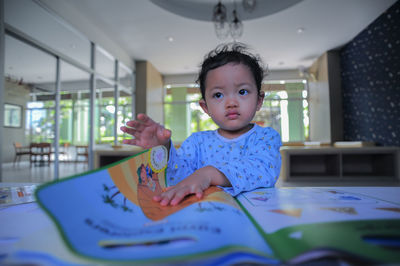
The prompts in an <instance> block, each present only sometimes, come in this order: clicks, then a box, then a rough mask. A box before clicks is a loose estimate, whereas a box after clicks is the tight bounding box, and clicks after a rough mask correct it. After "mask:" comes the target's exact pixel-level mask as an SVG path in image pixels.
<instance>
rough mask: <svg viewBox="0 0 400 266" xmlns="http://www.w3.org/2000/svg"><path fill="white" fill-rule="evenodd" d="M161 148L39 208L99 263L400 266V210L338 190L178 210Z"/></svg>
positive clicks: (48, 196)
mask: <svg viewBox="0 0 400 266" xmlns="http://www.w3.org/2000/svg"><path fill="white" fill-rule="evenodd" d="M166 158H167V152H166V150H165V148H164V147H161V146H159V147H155V148H153V149H150V150H147V151H144V152H143V153H141V154H138V155H135V156H134V157H131V158H129V159H125V160H123V161H121V162H118V163H115V164H113V165H111V166H109V167H107V168H102V169H99V170H96V171H92V172H88V173H85V174H83V175H79V176H74V177H70V178H66V179H62V180H60V181H56V182H51V183H47V184H44V185H42V186H41V187H40V188H39V189H38V190H37V191H36V198H37V201H38V203H39V204H40V206H41V207H42V208H43V209H44V210H45V211H46V212H47V213H48V215H49V216H50V217H51V218H52V219H53V220H54V222H55V223H56V224H57V227H58V229H59V232H60V233H61V235H62V237H63V239H64V240H65V242H66V244H67V246H68V247H69V248H70V249H71V250H72V251H73V252H75V253H76V254H77V255H80V256H83V257H85V258H87V259H89V260H95V261H98V262H106V263H113V262H117V261H119V262H128V263H129V262H138V263H144V262H150V263H159V262H162V263H175V262H187V261H190V262H191V263H193V264H195V263H196V262H197V263H199V264H200V265H201V264H204V263H207V264H221V263H222V264H234V263H238V262H242V263H243V262H256V263H266V264H280V263H287V262H289V263H292V262H294V263H296V262H302V261H308V260H312V259H315V258H320V257H324V256H338V257H349V256H350V257H351V258H352V259H355V260H357V261H360V262H361V261H368V262H383V263H385V262H389V263H400V252H399V241H400V233H399V232H400V206H399V205H396V204H395V203H390V202H386V201H382V200H379V199H376V198H371V197H368V196H364V195H360V194H353V193H348V192H343V191H340V190H338V189H322V188H321V189H317V188H286V189H284V188H281V189H278V188H269V189H267V188H265V189H258V190H255V191H251V192H247V193H243V194H241V195H239V196H238V197H236V198H233V197H231V196H230V195H229V194H227V193H225V192H223V191H222V190H221V189H220V188H218V187H210V188H209V189H208V190H207V191H206V193H205V194H206V195H205V197H203V198H202V199H197V198H196V197H195V196H194V195H192V196H188V197H186V198H185V199H184V201H183V202H181V203H180V204H179V205H178V206H173V207H172V206H161V205H159V203H157V202H154V201H152V197H153V195H155V194H158V193H160V192H161V191H163V189H165V187H166V183H165V166H166V160H167V159H166Z"/></svg>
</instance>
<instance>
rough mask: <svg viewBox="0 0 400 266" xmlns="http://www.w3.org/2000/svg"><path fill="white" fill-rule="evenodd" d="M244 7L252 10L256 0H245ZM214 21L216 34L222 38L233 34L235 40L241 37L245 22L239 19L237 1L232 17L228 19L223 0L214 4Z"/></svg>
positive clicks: (246, 9) (249, 10) (248, 10)
mask: <svg viewBox="0 0 400 266" xmlns="http://www.w3.org/2000/svg"><path fill="white" fill-rule="evenodd" d="M242 4H243V9H244V10H245V11H247V12H252V11H253V10H254V8H255V5H256V0H243V1H242ZM212 21H213V23H214V29H215V34H216V35H217V37H218V38H219V39H221V40H224V39H226V38H227V37H228V36H231V37H232V38H233V40H237V39H239V38H240V37H241V36H242V34H243V23H242V21H241V20H240V19H239V16H238V13H237V11H236V2H234V8H233V11H232V18H231V20H230V21H228V16H227V9H226V7H225V5H224V4H222V3H221V0H220V1H219V2H218V4H216V5H215V6H214V10H213V16H212Z"/></svg>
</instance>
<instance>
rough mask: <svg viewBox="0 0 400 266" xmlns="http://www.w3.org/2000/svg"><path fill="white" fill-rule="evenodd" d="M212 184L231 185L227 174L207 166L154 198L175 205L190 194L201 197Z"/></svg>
mask: <svg viewBox="0 0 400 266" xmlns="http://www.w3.org/2000/svg"><path fill="white" fill-rule="evenodd" d="M211 185H221V186H229V185H230V182H229V180H228V179H227V178H226V177H225V175H224V174H223V173H221V172H220V171H219V170H217V169H216V168H214V167H212V166H205V167H203V168H200V169H198V170H196V171H195V172H194V173H193V174H191V175H190V176H188V177H186V178H185V179H183V180H182V181H181V182H179V183H178V184H177V185H175V186H171V187H168V188H167V190H166V191H165V192H163V193H161V194H160V195H157V196H154V197H153V200H154V201H158V202H159V203H160V204H161V205H162V206H166V205H168V204H170V205H172V206H175V205H178V204H179V202H181V201H182V200H183V199H184V198H185V197H186V196H187V195H190V194H196V197H197V198H199V199H201V198H202V197H203V194H204V190H206V189H207V188H209V187H210V186H211Z"/></svg>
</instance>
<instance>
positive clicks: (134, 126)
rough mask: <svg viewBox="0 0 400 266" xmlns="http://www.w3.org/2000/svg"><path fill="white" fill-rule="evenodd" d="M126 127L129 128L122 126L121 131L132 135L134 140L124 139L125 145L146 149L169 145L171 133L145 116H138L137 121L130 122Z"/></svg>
mask: <svg viewBox="0 0 400 266" xmlns="http://www.w3.org/2000/svg"><path fill="white" fill-rule="evenodd" d="M126 125H127V127H125V126H122V127H121V130H122V131H123V132H125V133H127V134H129V135H132V136H133V137H134V139H124V140H123V143H124V144H131V145H136V146H140V147H142V148H144V149H149V148H152V147H155V146H158V145H164V146H168V145H169V142H170V138H171V131H170V130H168V129H165V128H164V127H163V126H162V125H160V124H158V123H156V122H154V121H153V120H152V119H151V118H150V117H148V116H147V115H145V114H138V115H137V120H132V121H128V122H127V123H126Z"/></svg>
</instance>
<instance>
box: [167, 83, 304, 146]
mask: <svg viewBox="0 0 400 266" xmlns="http://www.w3.org/2000/svg"><path fill="white" fill-rule="evenodd" d="M305 85H306V84H305V82H270V83H268V84H267V83H266V84H263V87H262V89H263V90H264V91H265V98H264V102H263V105H262V107H261V109H260V111H258V112H257V113H256V115H255V117H254V120H253V122H254V123H257V124H259V125H261V126H264V127H267V126H268V127H272V128H274V129H275V130H276V131H278V132H279V133H280V134H281V137H282V141H283V142H303V141H306V140H307V139H308V138H309V116H308V112H309V111H308V100H307V89H306V86H305ZM165 92H166V93H165V98H164V115H165V118H164V121H165V127H166V128H168V129H171V130H172V131H173V134H172V140H173V141H174V142H182V141H184V140H185V139H186V138H187V137H189V136H190V134H192V133H193V132H198V131H204V130H215V129H217V128H218V126H217V125H216V124H215V123H214V122H213V121H212V119H211V118H210V117H209V116H208V115H207V114H206V113H204V111H203V110H202V109H201V107H200V105H199V103H198V101H199V100H200V99H201V93H200V90H199V88H198V87H196V86H194V85H189V86H187V87H171V86H168V87H167V88H166V89H165Z"/></svg>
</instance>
